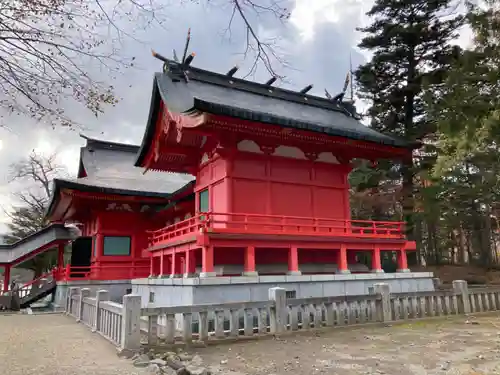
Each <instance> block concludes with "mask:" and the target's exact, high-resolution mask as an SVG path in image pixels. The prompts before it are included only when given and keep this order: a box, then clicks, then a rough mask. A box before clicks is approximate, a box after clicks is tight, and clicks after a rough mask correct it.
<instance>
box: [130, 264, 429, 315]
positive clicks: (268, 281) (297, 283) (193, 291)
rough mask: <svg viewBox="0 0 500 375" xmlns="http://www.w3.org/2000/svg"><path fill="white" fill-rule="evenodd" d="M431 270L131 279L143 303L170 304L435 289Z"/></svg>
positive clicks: (157, 305) (160, 305)
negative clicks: (381, 287) (276, 290)
mask: <svg viewBox="0 0 500 375" xmlns="http://www.w3.org/2000/svg"><path fill="white" fill-rule="evenodd" d="M432 278H433V274H432V272H405V273H391V274H350V275H301V276H255V277H250V276H235V277H207V278H184V279H183V278H172V279H168V278H164V279H158V278H150V279H135V280H132V293H134V294H138V295H140V296H141V306H142V307H143V308H146V307H168V306H183V305H184V306H186V305H198V304H210V303H218V304H222V303H231V302H257V301H265V300H267V299H268V298H269V297H268V291H269V288H273V287H281V288H284V289H286V290H287V292H288V293H287V295H288V297H289V298H308V297H335V296H342V295H363V294H370V293H371V288H372V287H373V284H376V283H387V284H388V285H389V287H390V290H391V292H392V293H409V292H427V291H434V290H435V289H434V283H433V280H432Z"/></svg>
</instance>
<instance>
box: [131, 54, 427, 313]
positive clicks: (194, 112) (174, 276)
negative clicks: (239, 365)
mask: <svg viewBox="0 0 500 375" xmlns="http://www.w3.org/2000/svg"><path fill="white" fill-rule="evenodd" d="M162 59H163V60H164V62H165V65H164V72H163V73H158V74H156V75H155V77H154V83H153V92H152V101H151V107H150V113H149V118H148V122H147V126H146V131H145V134H144V137H143V141H142V145H141V147H140V150H139V153H138V156H137V160H136V163H135V165H136V166H137V167H141V168H143V169H144V170H145V175H147V174H148V173H161V172H163V173H164V178H165V179H168V178H169V174H171V173H181V174H189V175H192V176H195V177H196V179H195V181H194V182H193V191H194V197H193V198H192V199H193V201H194V204H193V205H192V206H191V208H192V211H191V212H190V217H189V218H188V219H186V220H183V221H180V222H178V223H174V224H171V225H165V226H164V227H163V228H157V229H155V230H153V231H152V232H151V234H150V235H149V242H148V245H147V247H146V250H145V252H147V253H149V254H150V256H151V272H150V273H151V276H150V279H149V280H134V281H133V282H132V283H133V288H134V292H135V293H139V294H141V295H142V296H143V304H144V305H148V304H149V305H150V304H154V303H156V302H158V303H163V304H165V303H171V304H178V303H180V302H182V303H188V304H189V303H205V302H204V301H205V300H206V299H207V298H208V299H210V298H212V297H210V296H212V294H211V292H209V290H208V289H204V292H203V293H199V294H198V296H199V297H200V299H197V298H195V294H196V293H195V291H194V290H193V288H195V289H196V288H199V287H200V286H201V285H207V286H208V285H212V287H213V286H214V285H217V287H216V288H217V290H213V292H214V293H217V295H218V296H219V297H217V301H215V300H212V302H223V300H226V299H227V298H233V299H234V298H236V299H238V300H239V299H240V298H243V299H244V298H247V297H245V296H246V293H242V291H243V290H246V289H248V288H250V289H251V288H253V287H249V286H248V285H245V286H243V287H242V288H243V289H242V288H240V289H237V288H235V287H234V285H233V288H232V289H233V291H234V293H230V292H229V289H228V288H227V284H228V283H229V282H228V281H227V280H231V281H230V283H231V284H238V283H245V284H248V283H251V284H254V286H255V287H259V288H260V290H261V291H265V293H267V288H268V287H269V286H268V285H267V286H266V285H261V284H262V283H263V281H264V280H267V282H273V283H282V282H283V283H286V282H291V281H292V280H293V282H295V283H297V282H298V283H300V282H302V281H303V282H307V283H310V282H311V281H312V280H313V279H312V278H311V277H312V276H314V277H318V276H321V277H320V279H321V280H323V281H328V282H333V281H335V280H337V279H338V280H340V279H342V280H344V281H349V280H355V279H357V280H361V279H363V278H362V277H361V278H360V276H361V275H356V276H354V275H352V276H351V275H349V274H350V273H351V272H352V273H364V274H365V279H366V280H368V282H367V283H365V284H363V287H362V288H363V289H364V292H367V288H369V287H370V285H372V284H373V282H376V281H377V280H379V281H380V280H381V279H384V280H386V279H396V278H398V279H402V278H407V279H412V280H415V279H422V280H423V284H422V283H420V284H419V285H420V286H421V287H418V286H415V288H414V289H418V290H421V289H422V288H423V289H432V284H431V282H432V281H431V280H430V277H431V276H432V275H431V274H429V273H420V274H419V273H412V272H410V270H409V269H408V263H407V252H413V251H415V250H416V246H415V243H414V242H412V241H408V240H407V238H406V235H405V227H404V223H402V222H396V221H394V222H392V221H391V222H388V221H369V220H351V211H350V203H349V183H348V175H349V172H350V171H351V169H352V161H353V160H354V159H367V160H370V161H372V162H374V163H375V162H376V161H377V160H379V159H398V160H405V159H409V158H411V157H412V151H413V149H414V148H415V147H417V145H414V144H408V143H406V142H405V141H402V140H400V139H396V138H393V137H390V136H387V135H383V134H381V133H378V132H376V131H374V130H373V129H370V128H368V127H366V126H364V125H363V124H362V123H361V122H360V121H359V120H358V118H357V115H356V114H355V110H354V106H353V105H352V104H351V103H346V102H343V101H342V99H341V97H337V98H333V99H328V98H321V97H317V96H312V95H309V94H308V93H307V92H308V91H309V90H310V89H311V87H312V86H308V87H306V88H304V89H303V90H301V91H298V92H294V91H290V90H286V89H281V88H277V87H274V86H273V85H272V84H273V82H274V81H275V79H271V80H269V81H268V82H267V83H256V82H250V81H246V80H243V79H239V78H236V77H234V73H235V72H236V69H235V68H233V69H231V70H230V71H229V72H228V73H227V74H219V73H214V72H210V71H206V70H202V69H199V68H195V67H193V66H191V65H189V64H180V63H177V62H173V61H170V60H168V59H165V58H162ZM191 60H192V59H191ZM174 204H175V203H174ZM381 252H391V254H392V253H393V252H395V253H396V254H397V262H398V271H399V276H398V275H395V274H392V275H388V274H384V273H383V271H382V267H381ZM359 253H368V254H369V255H370V259H371V264H370V265H369V267H366V265H360V264H359V263H358V262H357V254H359ZM340 274H341V275H340ZM405 274H406V275H405ZM193 276H197V277H196V281H194V280H190V279H192V278H193ZM198 276H199V277H198ZM340 276H342V277H340ZM151 277H153V279H156V280H158V281H157V283H156V284H155V282H154V281H153V280H152V279H151ZM204 279H211V280H210V281H203V280H204ZM422 280H419V282H420V281H422ZM417 284H418V283H417V282H415V283H414V285H417ZM280 285H281V284H280ZM174 286H175V287H176V289H175V290H176V292H175V296H174V297H172V296H170V297H168V298H167V297H165V293H167V294H168V292H167V291H168V290H171V291H173V289H171V288H172V287H174ZM179 286H182V287H184V288H181V289H183V290H185V295H184V296H183V297H179V298H177V297H176V296H179ZM263 287H264V289H263ZM165 288H167V289H165ZM320 289H321V288H320ZM396 289H397V288H396ZM222 290H224V293H226V295H225V296H222V297H221V295H220V293H222V292H221V291H222ZM259 293H260V292H259ZM259 293H257V292H256V295H257V294H259ZM155 294H159V295H160V296H161V302H160V301H156V302H155V301H154V299H155V298H154V295H155ZM181 294H182V293H181ZM299 294H301V293H299ZM302 294H304V293H302ZM229 295H231V296H230V297H229ZM238 295H239V296H238ZM148 296H149V297H148ZM307 296H309V295H302V297H307ZM169 298H170V299H169ZM172 298H173V299H172ZM221 298H222V300H221ZM167 300H169V302H166V301H167ZM181 300H182V301H181Z"/></svg>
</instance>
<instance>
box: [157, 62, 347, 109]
mask: <svg viewBox="0 0 500 375" xmlns="http://www.w3.org/2000/svg"><path fill="white" fill-rule="evenodd" d="M164 62H165V66H166V67H165V68H164V73H165V74H167V75H169V76H170V78H172V79H176V80H179V79H181V80H187V81H189V80H194V81H199V82H204V83H211V84H215V85H219V86H223V87H228V88H233V89H235V90H241V91H246V92H249V93H253V94H258V95H263V96H268V97H274V98H276V99H282V100H286V101H292V102H296V103H299V104H304V105H311V106H313V107H321V108H323V109H327V110H331V111H337V112H340V113H343V114H344V115H345V116H348V117H354V118H356V115H355V113H352V111H354V112H355V107H354V105H353V104H352V103H344V102H342V101H334V100H332V99H328V98H323V97H321V96H317V95H311V94H307V93H306V92H304V93H302V92H300V91H294V90H290V89H285V88H281V87H277V86H272V84H266V83H260V82H255V81H249V80H246V79H243V78H237V77H234V76H232V75H231V76H229V75H228V74H223V73H217V72H212V71H210V70H205V69H202V68H197V67H195V66H192V65H185V64H184V65H183V64H181V63H178V62H176V61H173V60H170V59H167V58H165V59H164ZM159 74H162V73H159ZM307 88H310V87H309V86H308V87H307ZM307 88H305V89H307ZM311 88H312V85H311ZM305 89H304V90H305ZM337 96H338V95H337Z"/></svg>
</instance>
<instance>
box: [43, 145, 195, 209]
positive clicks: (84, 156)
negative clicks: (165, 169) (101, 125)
mask: <svg viewBox="0 0 500 375" xmlns="http://www.w3.org/2000/svg"><path fill="white" fill-rule="evenodd" d="M82 137H83V138H84V139H86V140H87V144H86V145H85V146H84V147H82V148H81V150H80V163H79V170H78V175H77V176H78V177H77V178H76V179H54V181H53V183H54V186H53V193H52V199H51V202H50V205H49V209H48V213H49V214H50V212H52V211H53V209H54V208H55V207H54V206H55V205H57V201H58V197H59V194H60V192H61V189H70V190H76V191H80V192H88V193H102V194H110V195H124V196H136V197H145V198H146V197H147V198H165V199H168V198H169V197H171V196H172V195H175V194H178V193H180V192H181V191H184V189H186V190H187V189H190V188H192V186H193V185H194V177H193V176H191V175H188V174H181V173H160V172H155V171H148V172H146V173H143V169H142V168H137V167H135V166H134V161H135V158H136V154H137V152H138V150H139V147H138V146H135V145H130V144H123V143H115V142H106V141H101V140H95V139H91V138H88V137H84V136H82Z"/></svg>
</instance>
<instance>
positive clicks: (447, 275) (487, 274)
mask: <svg viewBox="0 0 500 375" xmlns="http://www.w3.org/2000/svg"><path fill="white" fill-rule="evenodd" d="M411 270H412V271H415V272H420V271H423V272H433V273H434V276H435V277H439V278H440V279H441V281H442V282H443V283H446V284H451V283H452V281H453V280H466V281H467V282H468V283H469V284H476V285H477V284H493V285H500V269H485V268H481V267H476V266H471V265H466V266H450V265H444V266H439V267H436V266H429V267H412V268H411Z"/></svg>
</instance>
